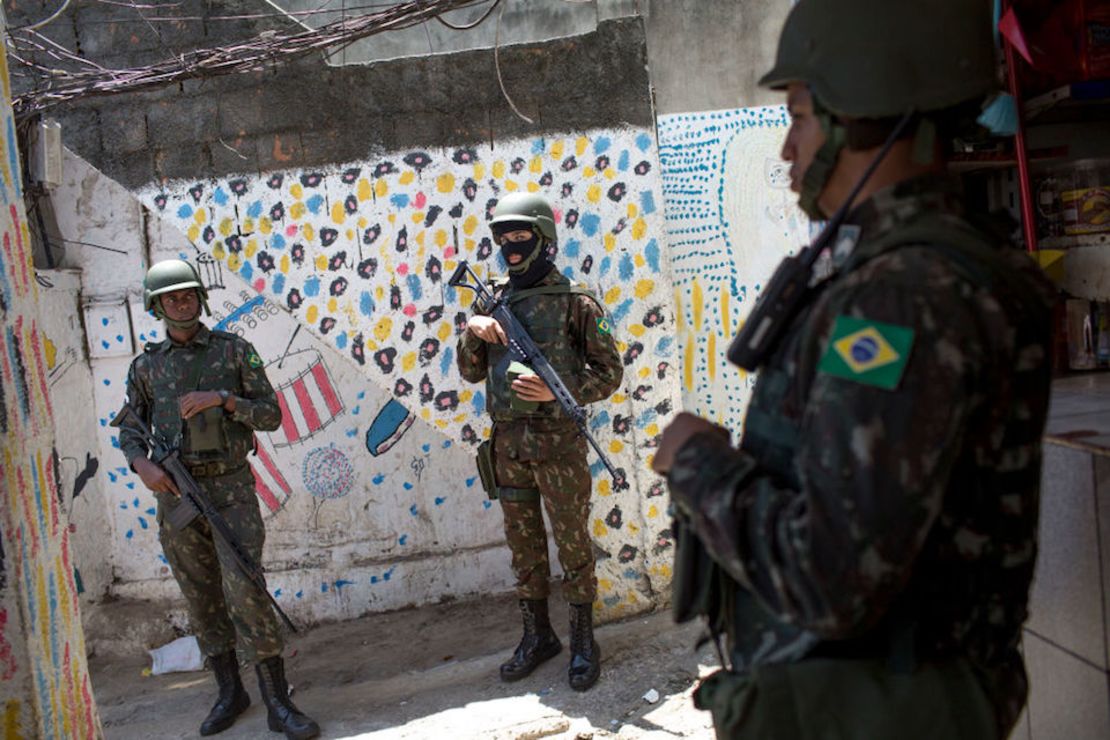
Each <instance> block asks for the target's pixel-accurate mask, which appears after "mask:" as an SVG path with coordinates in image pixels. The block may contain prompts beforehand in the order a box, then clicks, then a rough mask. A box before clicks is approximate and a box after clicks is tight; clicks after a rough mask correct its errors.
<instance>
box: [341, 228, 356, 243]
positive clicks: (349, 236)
mask: <svg viewBox="0 0 1110 740" xmlns="http://www.w3.org/2000/svg"><path fill="white" fill-rule="evenodd" d="M343 234H344V235H345V236H346V237H347V241H354V240H355V230H354V229H347V230H346V231H344V232H343Z"/></svg>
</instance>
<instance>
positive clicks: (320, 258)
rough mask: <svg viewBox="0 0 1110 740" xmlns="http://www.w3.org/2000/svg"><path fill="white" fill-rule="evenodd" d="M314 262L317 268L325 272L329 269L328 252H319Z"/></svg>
mask: <svg viewBox="0 0 1110 740" xmlns="http://www.w3.org/2000/svg"><path fill="white" fill-rule="evenodd" d="M313 263H314V264H315V265H316V269H317V270H319V271H321V272H323V271H324V270H326V269H328V256H327V255H326V254H318V255H316V259H315V260H313Z"/></svg>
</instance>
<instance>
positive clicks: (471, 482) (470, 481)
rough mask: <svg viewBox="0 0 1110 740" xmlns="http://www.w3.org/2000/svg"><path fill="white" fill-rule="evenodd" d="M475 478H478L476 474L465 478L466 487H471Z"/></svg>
mask: <svg viewBox="0 0 1110 740" xmlns="http://www.w3.org/2000/svg"><path fill="white" fill-rule="evenodd" d="M476 480H478V478H477V476H475V477H473V478H467V479H466V487H467V488H473V487H474V481H476Z"/></svg>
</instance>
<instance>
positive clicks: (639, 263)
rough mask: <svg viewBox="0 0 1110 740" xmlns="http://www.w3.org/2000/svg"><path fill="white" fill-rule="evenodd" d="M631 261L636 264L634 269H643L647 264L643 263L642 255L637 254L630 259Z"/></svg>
mask: <svg viewBox="0 0 1110 740" xmlns="http://www.w3.org/2000/svg"><path fill="white" fill-rule="evenodd" d="M632 261H633V262H634V263H635V264H636V267H643V266H644V265H645V264H647V263H646V262H645V261H644V255H642V254H637V255H636V256H635V257H633V258H632Z"/></svg>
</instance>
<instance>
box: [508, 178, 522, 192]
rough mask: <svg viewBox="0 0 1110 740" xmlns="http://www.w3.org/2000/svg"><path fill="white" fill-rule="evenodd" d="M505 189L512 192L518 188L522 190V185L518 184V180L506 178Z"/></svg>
mask: <svg viewBox="0 0 1110 740" xmlns="http://www.w3.org/2000/svg"><path fill="white" fill-rule="evenodd" d="M505 189H506V190H508V191H509V192H510V193H512V192H516V191H517V190H520V186H519V185H517V184H516V182H515V181H513V180H506V181H505Z"/></svg>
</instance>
